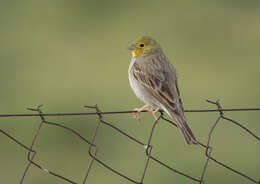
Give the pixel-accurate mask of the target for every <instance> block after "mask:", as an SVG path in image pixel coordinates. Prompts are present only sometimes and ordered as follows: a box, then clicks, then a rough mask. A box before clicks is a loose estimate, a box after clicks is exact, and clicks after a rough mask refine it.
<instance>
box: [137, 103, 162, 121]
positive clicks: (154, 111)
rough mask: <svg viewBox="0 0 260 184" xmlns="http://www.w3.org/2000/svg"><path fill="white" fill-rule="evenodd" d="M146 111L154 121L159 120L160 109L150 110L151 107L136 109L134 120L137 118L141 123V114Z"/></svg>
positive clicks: (145, 106)
mask: <svg viewBox="0 0 260 184" xmlns="http://www.w3.org/2000/svg"><path fill="white" fill-rule="evenodd" d="M144 110H146V111H147V112H149V113H151V114H152V115H153V117H154V119H157V116H156V113H157V112H158V111H159V110H160V108H159V107H158V108H156V109H155V110H152V109H150V108H149V105H144V106H143V107H141V108H135V109H134V111H136V112H134V118H136V119H137V120H138V121H140V114H141V112H142V111H144Z"/></svg>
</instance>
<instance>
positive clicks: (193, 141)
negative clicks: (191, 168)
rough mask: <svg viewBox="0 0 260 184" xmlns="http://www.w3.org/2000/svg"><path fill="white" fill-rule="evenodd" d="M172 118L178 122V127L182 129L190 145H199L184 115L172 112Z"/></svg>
mask: <svg viewBox="0 0 260 184" xmlns="http://www.w3.org/2000/svg"><path fill="white" fill-rule="evenodd" d="M170 116H171V117H172V118H173V119H175V120H176V123H177V127H178V128H179V129H180V131H181V132H182V134H183V135H184V138H185V140H186V142H187V143H188V144H198V141H197V139H196V138H195V136H194V134H193V133H192V131H191V129H190V127H189V126H188V124H187V122H186V120H185V118H184V115H181V114H179V113H178V112H171V113H170Z"/></svg>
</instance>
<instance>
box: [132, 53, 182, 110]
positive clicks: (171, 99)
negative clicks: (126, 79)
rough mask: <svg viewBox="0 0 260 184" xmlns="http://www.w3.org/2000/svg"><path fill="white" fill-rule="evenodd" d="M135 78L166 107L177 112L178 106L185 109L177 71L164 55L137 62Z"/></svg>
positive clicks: (135, 64)
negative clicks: (181, 98) (178, 85)
mask: <svg viewBox="0 0 260 184" xmlns="http://www.w3.org/2000/svg"><path fill="white" fill-rule="evenodd" d="M133 76H134V77H135V79H136V80H137V81H139V83H140V84H141V85H142V86H143V87H145V88H146V89H147V91H148V92H149V93H150V94H152V96H153V97H154V98H156V99H157V100H158V101H159V102H160V103H162V104H163V105H164V106H166V107H168V108H172V109H175V110H176V104H178V107H181V110H182V109H183V108H182V104H181V100H180V94H179V90H178V87H177V76H176V71H175V69H174V68H173V66H172V65H171V64H170V62H169V61H168V59H167V57H166V56H165V55H164V54H162V55H158V56H153V57H150V58H147V59H145V60H143V61H141V62H138V61H137V62H135V63H134V65H133ZM178 109H179V108H178Z"/></svg>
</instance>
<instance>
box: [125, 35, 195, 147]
mask: <svg viewBox="0 0 260 184" xmlns="http://www.w3.org/2000/svg"><path fill="white" fill-rule="evenodd" d="M129 49H131V50H132V53H133V58H132V59H131V63H130V66H129V69H128V75H129V81H130V85H131V87H132V89H133V91H134V92H135V94H136V96H137V97H138V98H140V99H141V100H142V101H144V102H145V103H146V104H148V105H149V106H151V107H152V108H157V107H159V108H160V109H162V110H164V111H165V112H166V113H167V114H169V116H171V117H172V118H173V119H175V120H176V123H177V126H178V128H179V129H180V130H181V132H182V133H183V135H184V138H185V140H186V142H187V143H188V144H197V140H196V138H195V136H194V135H193V133H192V131H191V129H190V128H189V126H188V125H187V123H186V120H185V117H184V112H183V104H182V101H181V98H180V92H179V89H178V84H177V75H176V70H175V68H174V67H173V65H172V64H171V63H170V62H169V60H168V58H167V57H166V56H165V54H164V53H163V51H162V49H161V47H160V46H159V44H158V43H157V42H156V41H155V40H153V39H152V38H150V37H147V36H145V37H142V38H141V39H140V40H138V41H136V42H134V43H133V44H132V45H131V46H130V47H129Z"/></svg>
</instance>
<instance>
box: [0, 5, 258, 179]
mask: <svg viewBox="0 0 260 184" xmlns="http://www.w3.org/2000/svg"><path fill="white" fill-rule="evenodd" d="M0 12H1V13H0V15H1V16H0V35H1V36H0V62H1V67H0V83H1V90H0V94H1V95H0V97H1V98H0V99H1V100H0V113H1V114H4V113H28V111H27V110H26V109H25V108H26V107H35V106H36V105H38V104H44V107H43V111H44V112H46V113H56V112H85V111H86V109H84V108H83V105H94V104H98V105H99V107H100V108H101V110H102V111H116V110H130V109H133V108H135V107H139V106H141V105H143V103H142V102H140V101H139V100H138V99H137V98H136V97H135V95H134V93H133V92H132V90H131V88H130V86H129V83H128V74H127V70H128V65H129V62H130V58H131V54H130V52H129V51H128V50H127V49H126V48H127V46H128V45H129V44H130V43H131V42H132V41H134V40H136V39H137V38H139V37H140V36H142V35H150V36H152V37H154V38H155V39H156V40H158V42H159V43H160V44H161V45H162V47H163V49H164V51H165V53H166V54H167V56H168V57H169V59H170V60H171V62H172V63H173V64H174V66H175V67H176V68H177V71H178V74H179V87H180V90H181V94H182V98H183V101H184V106H185V109H200V108H205V109H208V108H215V107H214V106H213V105H211V104H208V103H206V102H205V99H211V100H216V99H221V102H222V105H223V106H224V107H226V108H240V107H245V108H246V107H260V98H259V93H260V87H259V77H260V74H259V67H260V62H259V59H260V52H259V48H260V23H259V20H260V1H253V0H252V1H242V0H237V1H231V0H227V1H224V0H218V1H216V0H213V1H206V0H198V1H194V0H184V1H180V0H178V1H175V0H168V1H156V0H153V1H152V0H149V1H145V0H143V1H136V0H132V1H122V0H109V1H107V0H92V1H90V0H87V1H64V0H54V1H53V0H45V1H0ZM226 115H227V116H228V117H231V118H233V119H235V120H237V121H239V122H241V123H242V124H243V125H245V126H246V127H248V128H249V129H250V130H252V131H253V132H255V133H259V131H260V124H259V118H260V114H259V112H233V113H226ZM186 116H187V119H188V120H189V122H190V123H189V124H190V126H191V127H192V129H193V131H194V133H195V134H196V136H197V137H198V138H199V139H200V140H201V141H202V142H206V140H207V135H208V132H209V130H210V127H211V126H212V124H213V123H214V122H215V119H216V118H217V113H203V114H199V113H186ZM105 119H106V120H107V121H109V122H113V124H114V125H116V126H118V127H120V128H121V129H122V130H124V131H126V132H127V133H129V134H130V135H132V136H134V137H136V138H138V139H140V140H142V141H145V142H146V141H147V140H148V136H149V132H150V130H151V127H152V122H153V121H152V117H151V115H148V114H143V115H142V121H141V123H138V122H136V121H135V120H133V118H132V115H131V114H125V115H113V116H112V115H107V116H105ZM48 120H52V121H56V122H59V123H62V124H64V125H66V126H69V127H71V128H73V129H75V130H77V131H78V132H79V133H81V134H82V135H83V136H85V137H86V138H88V139H90V138H91V136H92V134H93V130H94V128H95V125H96V122H97V121H96V117H94V116H91V117H86V116H84V117H57V118H54V117H52V118H48ZM38 123H39V118H37V117H30V118H1V119H0V128H1V129H3V130H5V131H7V132H8V133H10V134H11V135H13V136H14V137H15V138H17V139H18V140H20V141H21V142H23V143H25V144H26V145H29V144H30V142H31V140H32V137H33V134H34V131H35V130H36V128H37V126H38ZM0 137H1V139H0V143H1V149H0V155H1V157H0V163H1V165H0V183H19V180H20V178H21V176H22V173H23V170H24V169H25V166H26V163H27V161H26V152H25V151H24V150H23V149H22V148H21V147H19V146H18V145H16V144H14V143H13V142H11V140H10V139H8V138H7V137H6V136H3V135H1V136H0ZM96 143H97V144H98V145H99V147H100V149H99V152H98V157H99V158H100V159H101V160H103V161H105V162H106V163H108V164H109V165H110V166H112V167H113V168H115V169H117V170H120V171H122V172H123V173H125V174H126V175H128V176H129V177H131V178H134V179H136V180H139V179H140V177H141V174H142V171H143V169H144V163H145V158H146V157H145V152H144V149H143V148H142V147H141V146H139V145H137V144H135V143H133V142H131V141H130V140H129V139H127V138H125V137H123V136H121V135H120V134H118V133H117V132H115V131H114V130H113V129H111V128H108V127H106V126H102V127H101V129H100V132H98V135H97V141H96ZM152 144H153V146H154V149H153V155H154V156H155V157H156V158H159V159H160V160H161V161H163V162H165V163H167V164H168V165H170V166H172V167H173V168H175V169H178V170H181V171H183V172H185V173H187V174H189V175H192V176H194V177H197V178H199V176H200V173H201V171H202V167H203V163H204V161H205V156H204V150H203V149H201V148H200V147H196V146H187V145H185V144H184V140H183V137H182V135H181V134H180V133H179V132H178V130H176V128H175V127H173V126H171V125H169V124H166V123H164V122H163V121H161V122H160V123H159V125H158V127H157V129H156V131H155V134H154V137H153V142H152ZM212 144H213V146H214V150H213V156H214V157H215V158H217V159H218V160H221V161H222V162H224V163H226V164H228V165H229V166H231V167H233V168H235V169H238V170H239V171H241V172H243V173H245V174H247V175H249V176H250V177H252V178H254V179H259V174H260V173H259V169H260V161H259V155H260V147H259V142H257V141H256V140H255V139H254V138H253V137H251V136H249V135H248V134H247V133H246V132H245V131H244V130H242V129H240V128H238V127H236V126H234V125H233V124H231V123H228V122H226V121H222V122H221V123H220V124H219V125H218V126H217V129H216V132H215V133H214V138H213V140H212ZM35 149H36V150H37V151H38V154H37V156H36V158H35V160H36V161H37V162H39V163H40V164H41V165H42V166H43V167H45V168H47V169H49V170H52V171H55V172H57V173H59V174H61V175H64V176H66V177H68V178H70V179H72V180H74V181H76V182H78V183H81V182H82V181H83V177H84V174H85V172H86V171H87V166H88V164H89V157H88V152H87V150H88V146H87V144H84V142H82V141H81V140H79V139H78V138H77V137H75V136H74V135H72V134H71V133H69V132H66V131H64V130H62V129H59V128H55V127H51V126H45V125H44V126H43V128H42V130H41V132H40V135H39V139H38V140H37V143H36V145H35ZM205 180H206V183H209V184H218V183H240V184H243V183H250V182H249V181H248V180H245V179H244V178H243V177H241V176H238V175H234V174H233V173H232V172H230V171H228V170H226V169H224V168H223V167H221V166H219V165H216V164H215V163H213V162H210V163H209V166H208V170H207V173H206V178H205ZM24 183H26V184H34V183H38V184H46V183H55V184H61V183H65V182H64V181H62V180H60V179H58V178H56V177H53V176H51V175H48V174H46V173H44V172H42V171H40V170H39V169H38V168H36V167H31V168H30V170H29V172H28V174H27V176H26V178H25V181H24ZM88 183H126V184H127V183H130V182H129V181H127V180H125V179H123V178H120V177H119V176H116V175H115V174H113V173H111V172H110V171H108V170H107V169H105V168H103V167H102V166H100V165H98V164H97V163H94V165H93V168H92V170H91V173H90V175H89V178H88ZM144 183H149V184H157V183H165V184H167V183H195V182H192V181H190V180H188V179H187V178H184V177H183V176H180V175H178V174H175V173H172V172H171V171H169V170H167V169H166V168H164V167H162V166H160V165H158V164H157V163H154V162H151V163H150V165H149V168H148V171H147V174H146V177H145V180H144Z"/></svg>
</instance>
